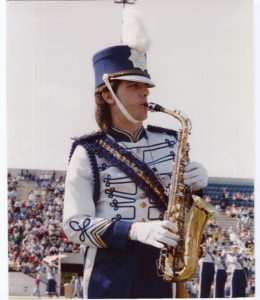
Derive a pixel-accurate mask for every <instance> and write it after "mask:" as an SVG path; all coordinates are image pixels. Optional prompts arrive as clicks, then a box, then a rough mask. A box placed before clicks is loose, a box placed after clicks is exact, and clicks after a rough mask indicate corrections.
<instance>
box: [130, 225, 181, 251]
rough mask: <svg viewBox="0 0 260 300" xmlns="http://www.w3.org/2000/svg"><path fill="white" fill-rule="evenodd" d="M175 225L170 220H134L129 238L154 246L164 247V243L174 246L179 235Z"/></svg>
mask: <svg viewBox="0 0 260 300" xmlns="http://www.w3.org/2000/svg"><path fill="white" fill-rule="evenodd" d="M168 229H169V230H172V231H174V232H176V231H177V225H176V224H175V223H172V222H170V221H153V222H136V223H133V224H132V225H131V228H130V231H129V238H130V239H131V240H133V241H139V242H141V243H144V244H148V245H151V246H154V247H156V248H162V247H164V244H166V245H169V246H173V247H175V246H176V245H177V242H176V241H178V240H179V236H178V235H177V234H175V233H173V232H171V231H169V230H168Z"/></svg>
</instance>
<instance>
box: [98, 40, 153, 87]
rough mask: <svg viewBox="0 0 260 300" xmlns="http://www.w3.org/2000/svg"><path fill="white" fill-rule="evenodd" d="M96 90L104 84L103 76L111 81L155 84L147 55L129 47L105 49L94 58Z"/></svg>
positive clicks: (120, 46) (119, 46)
mask: <svg viewBox="0 0 260 300" xmlns="http://www.w3.org/2000/svg"><path fill="white" fill-rule="evenodd" d="M93 67H94V71H95V88H97V87H99V86H101V85H103V84H104V81H103V75H104V74H106V73H107V74H108V75H109V79H111V80H113V79H121V80H129V81H137V82H144V83H147V84H148V85H149V86H150V87H153V86H154V84H153V83H152V81H151V77H150V75H149V73H148V71H147V60H146V53H141V52H139V51H138V50H135V49H134V48H131V47H129V46H128V45H118V46H113V47H108V48H105V49H103V50H101V51H99V52H97V53H96V54H95V55H94V56H93Z"/></svg>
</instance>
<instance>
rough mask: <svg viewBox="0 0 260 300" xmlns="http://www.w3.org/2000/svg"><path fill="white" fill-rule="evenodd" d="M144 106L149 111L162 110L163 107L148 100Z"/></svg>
mask: <svg viewBox="0 0 260 300" xmlns="http://www.w3.org/2000/svg"><path fill="white" fill-rule="evenodd" d="M144 105H145V106H146V107H148V110H150V111H152V112H153V111H163V107H162V106H161V105H159V104H156V103H153V102H150V103H147V104H144Z"/></svg>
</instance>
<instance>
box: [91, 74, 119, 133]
mask: <svg viewBox="0 0 260 300" xmlns="http://www.w3.org/2000/svg"><path fill="white" fill-rule="evenodd" d="M119 83H120V80H113V81H110V84H111V87H112V89H113V91H114V93H116V92H117V89H118V86H119ZM103 92H109V91H108V88H107V87H106V86H105V85H102V86H100V87H98V88H96V90H95V100H96V111H95V118H96V121H97V124H98V126H99V128H100V129H101V130H103V131H107V130H108V129H109V128H111V126H112V118H111V113H110V106H109V104H108V103H107V102H106V101H105V100H104V99H103V97H102V93H103Z"/></svg>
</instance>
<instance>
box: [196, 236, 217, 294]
mask: <svg viewBox="0 0 260 300" xmlns="http://www.w3.org/2000/svg"><path fill="white" fill-rule="evenodd" d="M209 243H211V241H209ZM199 266H200V279H199V298H210V296H211V286H212V283H213V281H214V275H215V257H214V253H213V247H212V246H208V247H207V250H206V254H205V256H204V257H202V258H201V259H200V260H199Z"/></svg>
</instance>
